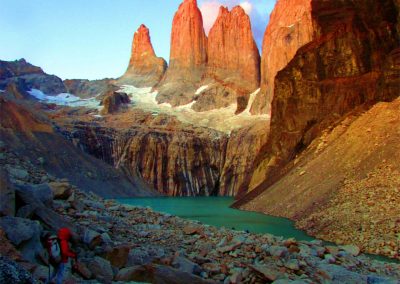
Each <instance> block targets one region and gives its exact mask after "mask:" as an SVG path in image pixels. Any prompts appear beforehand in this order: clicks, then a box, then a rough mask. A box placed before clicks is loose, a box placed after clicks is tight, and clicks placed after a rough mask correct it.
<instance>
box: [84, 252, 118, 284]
mask: <svg viewBox="0 0 400 284" xmlns="http://www.w3.org/2000/svg"><path fill="white" fill-rule="evenodd" d="M87 266H88V268H89V270H90V271H91V272H92V274H93V276H94V277H95V278H96V279H97V280H98V281H99V282H101V283H111V281H112V280H113V278H114V273H113V270H112V267H111V264H110V262H109V261H108V260H105V259H104V258H101V257H99V256H95V257H94V259H91V260H89V261H88V263H87Z"/></svg>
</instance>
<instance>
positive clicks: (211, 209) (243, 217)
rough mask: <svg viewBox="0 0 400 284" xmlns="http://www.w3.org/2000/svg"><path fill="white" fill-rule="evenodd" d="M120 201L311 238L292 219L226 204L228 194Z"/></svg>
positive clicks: (214, 222)
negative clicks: (221, 195)
mask: <svg viewBox="0 0 400 284" xmlns="http://www.w3.org/2000/svg"><path fill="white" fill-rule="evenodd" d="M118 201H119V202H121V203H124V204H129V205H136V206H143V207H147V206H149V207H151V208H152V209H154V210H155V211H159V212H164V213H169V214H172V215H175V216H179V217H182V218H186V219H191V220H197V221H200V222H202V223H203V224H208V225H213V226H217V227H225V228H228V229H232V228H234V229H235V230H242V231H244V230H249V231H250V232H252V233H269V234H273V235H276V236H282V237H285V238H291V237H294V238H296V239H297V240H307V241H309V240H313V239H314V238H312V237H310V236H308V235H306V234H305V233H304V232H303V231H300V230H297V229H296V228H295V227H294V222H292V221H290V220H288V219H285V218H278V217H273V216H268V215H264V214H261V213H256V212H247V211H241V210H236V209H232V208H229V206H230V205H231V204H232V203H233V201H234V199H233V198H231V197H156V198H154V197H152V198H130V199H119V200H118Z"/></svg>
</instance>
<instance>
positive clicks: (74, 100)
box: [28, 89, 99, 109]
mask: <svg viewBox="0 0 400 284" xmlns="http://www.w3.org/2000/svg"><path fill="white" fill-rule="evenodd" d="M28 93H29V94H30V95H31V96H33V97H35V98H36V99H38V100H40V101H43V102H46V103H53V104H56V105H62V106H71V107H87V108H93V109H98V108H99V101H98V100H96V99H95V97H93V98H88V99H81V98H79V97H77V96H74V95H72V94H68V93H61V94H58V95H56V96H49V95H46V94H45V93H43V92H42V91H41V90H38V89H32V90H30V91H28Z"/></svg>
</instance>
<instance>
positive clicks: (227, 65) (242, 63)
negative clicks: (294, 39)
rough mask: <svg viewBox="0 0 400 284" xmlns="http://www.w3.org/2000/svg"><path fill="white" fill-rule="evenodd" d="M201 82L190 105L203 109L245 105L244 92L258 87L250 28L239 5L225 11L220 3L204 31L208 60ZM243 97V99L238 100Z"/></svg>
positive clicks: (257, 64) (257, 66)
mask: <svg viewBox="0 0 400 284" xmlns="http://www.w3.org/2000/svg"><path fill="white" fill-rule="evenodd" d="M205 77H206V79H205V80H203V83H202V84H203V85H208V86H209V87H208V88H207V89H205V90H204V91H203V92H201V93H200V94H199V98H196V103H195V104H194V105H193V109H195V110H197V111H204V110H209V109H213V108H218V107H222V106H225V105H224V104H221V103H219V101H221V100H224V99H225V100H226V99H227V98H228V102H229V104H232V103H238V106H239V109H241V110H243V109H244V108H246V105H247V101H248V96H249V94H250V93H252V92H253V91H255V90H256V89H257V88H258V87H259V83H260V54H259V52H258V48H257V45H256V43H255V41H254V38H253V33H252V31H251V23H250V18H249V16H248V15H247V14H246V13H245V11H244V10H243V8H242V7H240V6H236V7H234V8H233V9H232V11H229V10H228V8H226V7H222V6H221V7H220V10H219V15H218V18H217V19H216V21H215V24H214V25H213V27H212V28H211V30H210V33H209V35H208V62H207V72H206V75H205ZM242 101H243V102H242ZM225 104H226V103H225Z"/></svg>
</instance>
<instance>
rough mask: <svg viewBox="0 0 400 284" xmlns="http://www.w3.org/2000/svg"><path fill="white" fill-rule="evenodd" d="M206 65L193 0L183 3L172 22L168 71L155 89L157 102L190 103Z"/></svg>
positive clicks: (199, 19)
mask: <svg viewBox="0 0 400 284" xmlns="http://www.w3.org/2000/svg"><path fill="white" fill-rule="evenodd" d="M206 62H207V37H206V34H205V32H204V28H203V17H202V15H201V12H200V10H199V8H198V7H197V1H196V0H184V2H183V3H182V4H181V5H180V6H179V9H178V11H177V12H176V14H175V16H174V20H173V22H172V32H171V52H170V61H169V68H168V70H167V72H166V73H165V76H164V78H163V80H162V81H161V82H160V84H159V85H158V86H157V89H158V90H159V95H158V96H157V101H158V102H160V103H163V102H168V103H170V104H171V105H174V106H175V105H184V104H187V103H189V102H191V101H192V98H193V96H194V93H195V91H196V86H197V84H198V83H199V82H200V80H201V78H202V75H203V73H204V71H205V67H206V66H205V65H206Z"/></svg>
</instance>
